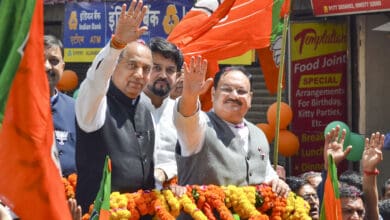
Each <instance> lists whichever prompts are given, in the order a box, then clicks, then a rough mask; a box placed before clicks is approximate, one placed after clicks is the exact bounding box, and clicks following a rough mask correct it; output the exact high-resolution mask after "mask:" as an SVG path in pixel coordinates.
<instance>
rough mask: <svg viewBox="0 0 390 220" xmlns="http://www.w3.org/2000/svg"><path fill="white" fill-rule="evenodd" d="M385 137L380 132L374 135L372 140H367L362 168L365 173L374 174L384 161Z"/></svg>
mask: <svg viewBox="0 0 390 220" xmlns="http://www.w3.org/2000/svg"><path fill="white" fill-rule="evenodd" d="M384 141H385V135H383V134H380V133H379V132H376V133H372V134H371V137H370V139H368V138H366V140H365V145H364V151H363V156H362V167H363V170H364V171H369V172H372V171H374V170H375V168H376V166H377V165H378V164H379V163H380V162H381V161H382V160H383V156H382V148H383V144H384Z"/></svg>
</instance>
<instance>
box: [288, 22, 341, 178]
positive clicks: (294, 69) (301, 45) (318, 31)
mask: <svg viewBox="0 0 390 220" xmlns="http://www.w3.org/2000/svg"><path fill="white" fill-rule="evenodd" d="M290 30H291V31H290V34H291V36H290V39H291V40H290V42H291V45H290V55H291V63H290V72H291V76H290V83H291V84H290V89H291V90H290V100H291V104H290V105H291V107H292V109H293V115H294V116H293V120H292V123H291V129H292V131H293V132H294V133H295V134H296V135H297V136H298V138H299V142H300V149H299V153H298V155H296V156H294V157H293V158H292V167H291V168H292V174H293V175H297V174H300V173H303V172H307V171H321V170H322V169H323V160H324V159H323V158H324V157H323V146H324V130H325V127H326V125H327V124H329V123H330V122H332V121H343V122H345V123H347V120H348V105H347V78H348V77H347V63H348V62H347V42H348V28H347V23H346V22H345V20H342V21H340V22H330V21H328V22H326V23H325V22H294V23H292V24H291V29H290Z"/></svg>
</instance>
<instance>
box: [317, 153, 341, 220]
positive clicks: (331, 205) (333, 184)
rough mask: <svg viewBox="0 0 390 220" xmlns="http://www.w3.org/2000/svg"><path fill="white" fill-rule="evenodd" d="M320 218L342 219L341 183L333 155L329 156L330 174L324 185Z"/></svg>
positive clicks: (329, 219)
mask: <svg viewBox="0 0 390 220" xmlns="http://www.w3.org/2000/svg"><path fill="white" fill-rule="evenodd" d="M320 219H321V220H341V219H342V214H341V203H340V194H339V185H338V180H337V167H336V164H335V163H334V160H333V157H332V155H329V156H328V175H327V177H326V180H325V185H324V198H323V201H322V207H321V213H320Z"/></svg>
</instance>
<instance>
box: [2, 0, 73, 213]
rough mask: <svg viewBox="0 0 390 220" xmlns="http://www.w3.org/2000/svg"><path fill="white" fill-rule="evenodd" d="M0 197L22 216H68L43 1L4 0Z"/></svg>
mask: <svg viewBox="0 0 390 220" xmlns="http://www.w3.org/2000/svg"><path fill="white" fill-rule="evenodd" d="M0 24H1V25H0V54H1V59H0V63H1V64H0V124H1V127H0V174H1V178H0V200H1V201H2V203H5V204H6V205H7V206H9V207H10V208H11V209H12V210H13V211H14V212H15V213H16V214H17V215H18V216H19V217H20V219H23V220H28V219H56V220H69V219H71V215H70V212H69V207H68V205H67V201H66V198H65V190H64V185H63V183H62V182H61V176H60V171H59V170H58V168H57V167H56V165H55V164H54V161H53V160H52V156H51V155H52V154H51V149H52V145H53V140H54V135H53V134H54V131H53V120H52V116H51V110H50V98H49V85H48V81H47V76H46V73H45V68H44V60H43V57H44V47H43V1H42V0H28V1H15V0H2V1H0Z"/></svg>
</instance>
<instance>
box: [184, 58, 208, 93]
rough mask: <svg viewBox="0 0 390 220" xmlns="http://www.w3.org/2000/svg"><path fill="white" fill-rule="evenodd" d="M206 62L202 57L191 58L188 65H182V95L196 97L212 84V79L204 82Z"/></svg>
mask: <svg viewBox="0 0 390 220" xmlns="http://www.w3.org/2000/svg"><path fill="white" fill-rule="evenodd" d="M206 72H207V60H206V59H203V58H202V56H197V57H191V60H190V64H187V63H184V81H183V95H187V96H198V95H199V94H202V93H204V92H205V91H206V90H207V89H208V88H209V86H210V85H211V83H212V79H211V78H209V79H207V80H205V77H206Z"/></svg>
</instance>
